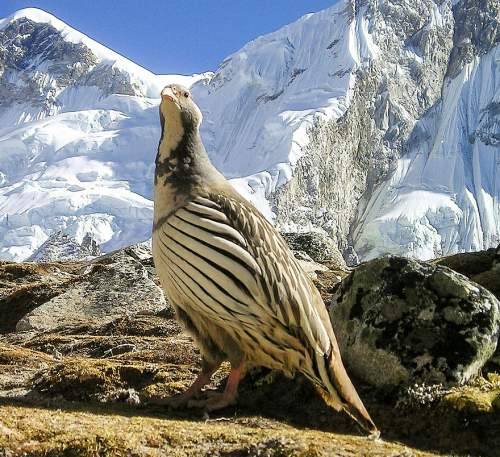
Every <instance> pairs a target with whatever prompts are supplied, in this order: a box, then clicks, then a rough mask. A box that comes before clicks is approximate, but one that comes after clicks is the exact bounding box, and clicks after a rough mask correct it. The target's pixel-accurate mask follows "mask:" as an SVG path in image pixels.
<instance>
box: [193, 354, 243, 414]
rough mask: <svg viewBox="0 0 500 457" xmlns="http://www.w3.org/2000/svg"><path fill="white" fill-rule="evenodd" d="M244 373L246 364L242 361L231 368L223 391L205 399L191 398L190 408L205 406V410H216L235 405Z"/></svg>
mask: <svg viewBox="0 0 500 457" xmlns="http://www.w3.org/2000/svg"><path fill="white" fill-rule="evenodd" d="M244 374H245V365H244V363H243V362H241V363H240V365H239V366H237V367H236V368H234V367H232V368H231V372H230V373H229V376H228V378H227V382H226V388H225V389H224V392H223V393H217V394H214V395H213V396H212V397H210V398H207V399H204V400H190V401H189V402H188V408H203V409H205V411H216V410H218V409H223V408H226V407H228V406H231V405H234V404H235V403H236V397H237V396H238V384H239V382H240V379H241V378H242V377H243V375H244Z"/></svg>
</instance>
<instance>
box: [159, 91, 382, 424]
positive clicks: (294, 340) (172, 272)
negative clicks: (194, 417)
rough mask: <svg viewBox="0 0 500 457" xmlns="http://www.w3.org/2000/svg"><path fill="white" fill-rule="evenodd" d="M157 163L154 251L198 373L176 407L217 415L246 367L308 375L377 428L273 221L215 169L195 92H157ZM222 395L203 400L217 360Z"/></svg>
mask: <svg viewBox="0 0 500 457" xmlns="http://www.w3.org/2000/svg"><path fill="white" fill-rule="evenodd" d="M159 117H160V124H161V136H160V141H159V145H158V151H157V156H156V160H155V165H156V168H155V176H154V217H153V233H152V249H153V258H154V262H155V267H156V271H157V273H158V276H159V279H160V283H161V286H162V288H163V291H164V292H165V294H166V297H167V298H168V300H169V302H170V303H171V304H172V306H173V308H174V309H175V312H176V316H177V318H178V320H180V321H181V323H182V324H183V325H184V327H185V329H186V330H187V332H188V333H190V335H191V336H192V337H193V339H194V342H195V344H196V345H197V346H198V348H199V350H200V355H201V359H202V361H201V371H200V373H199V375H198V377H197V378H196V380H195V381H194V382H193V384H192V385H191V386H190V387H189V388H188V389H187V390H186V391H185V392H184V393H181V394H178V395H177V396H174V397H171V398H169V399H167V404H169V405H171V406H174V407H183V406H186V407H200V408H204V409H205V410H206V411H214V410H217V409H222V408H225V407H227V406H229V405H233V404H235V402H236V399H237V392H238V384H239V382H240V380H241V379H242V378H243V377H244V375H245V373H246V371H247V369H248V368H249V367H252V366H263V367H267V368H270V369H276V370H280V371H281V372H283V373H284V374H285V375H287V376H293V375H294V374H295V373H297V372H299V373H302V374H303V375H304V376H305V377H306V378H307V379H309V380H310V381H311V382H312V384H313V385H314V386H315V388H316V390H317V391H318V392H319V394H320V395H321V396H322V397H323V399H324V400H325V402H326V403H327V405H329V406H331V407H333V408H334V409H335V410H337V411H344V412H346V413H347V414H348V415H350V416H351V417H352V418H353V419H354V420H355V421H356V422H358V423H359V424H360V426H361V427H362V428H363V429H364V430H365V431H367V432H369V433H371V434H373V433H378V429H377V426H376V425H375V423H374V422H373V421H372V419H371V417H370V415H369V414H368V411H367V410H366V408H365V406H364V405H363V402H362V401H361V399H360V397H359V395H358V393H357V391H356V389H355V387H354V385H353V384H352V382H351V380H350V378H349V376H348V374H347V372H346V369H345V367H344V365H343V363H342V359H341V354H340V350H339V346H338V343H337V340H336V338H335V334H334V331H333V327H332V324H331V322H330V318H329V314H328V311H327V309H326V307H325V304H324V302H323V299H322V298H321V295H320V294H319V292H318V290H317V289H316V287H315V285H314V283H313V282H312V281H311V279H310V278H309V277H308V276H307V274H306V273H305V272H304V271H303V270H302V268H301V266H300V264H299V263H298V261H297V260H296V259H295V257H294V255H293V253H292V251H291V250H290V249H289V247H288V246H287V244H286V242H285V241H284V239H283V238H282V237H281V235H280V234H279V232H278V231H277V230H276V229H275V228H274V226H273V225H272V224H271V223H270V222H269V221H268V220H267V219H266V218H265V217H264V216H263V215H262V214H261V213H260V212H259V211H258V209H257V208H256V207H255V206H254V205H253V204H252V203H251V202H249V201H248V200H246V199H245V198H244V197H242V196H241V195H240V194H239V193H238V192H237V191H236V190H235V189H234V188H233V186H232V185H231V184H230V183H229V181H227V180H226V178H225V177H224V176H223V175H222V174H221V173H220V172H219V171H218V170H217V169H216V168H215V167H214V166H213V164H212V163H211V161H210V159H209V156H208V154H207V152H206V149H205V147H204V145H203V142H202V139H201V135H200V125H201V122H202V118H203V116H202V113H201V110H200V109H199V107H198V106H197V104H196V103H195V101H194V100H193V96H192V94H191V92H190V91H189V90H188V89H187V88H186V87H183V86H181V85H178V84H170V85H168V86H166V87H165V88H164V89H163V90H162V92H161V102H160V108H159ZM225 361H228V362H229V363H230V365H231V370H230V373H229V375H228V377H227V381H226V385H225V388H224V391H223V392H221V393H218V394H216V395H213V396H211V397H208V398H206V399H200V394H201V392H202V389H203V387H205V386H206V385H207V384H209V383H210V380H211V376H212V375H213V374H214V373H215V372H216V371H217V369H218V368H219V367H220V365H221V364H222V363H223V362H225Z"/></svg>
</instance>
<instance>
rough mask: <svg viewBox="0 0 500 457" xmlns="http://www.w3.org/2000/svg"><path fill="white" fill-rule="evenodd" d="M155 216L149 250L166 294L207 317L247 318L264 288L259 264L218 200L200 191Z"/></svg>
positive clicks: (233, 320) (233, 319) (242, 320)
mask: <svg viewBox="0 0 500 457" xmlns="http://www.w3.org/2000/svg"><path fill="white" fill-rule="evenodd" d="M159 222H160V223H158V224H157V226H156V227H155V230H154V233H153V252H154V255H155V263H156V265H157V269H158V273H159V276H160V280H161V282H162V285H163V287H164V289H165V292H166V293H167V295H168V296H169V298H170V297H175V299H176V300H177V301H181V302H182V301H183V302H185V303H189V306H190V307H191V308H194V309H196V310H197V311H198V312H200V313H202V314H203V315H206V316H207V318H211V319H217V320H223V321H225V322H228V323H231V322H232V323H234V322H240V321H241V322H245V320H251V319H252V318H251V316H252V314H255V313H253V311H254V308H255V306H256V301H258V300H260V299H261V294H262V291H261V288H260V287H259V284H258V275H259V273H260V268H259V266H258V264H257V263H256V262H255V260H254V258H253V257H252V255H251V254H250V252H249V251H248V249H247V244H246V241H245V239H244V237H243V236H242V235H241V234H240V233H239V232H238V231H237V230H236V229H235V228H234V227H232V226H231V224H230V223H229V220H228V218H227V216H226V215H225V214H224V213H223V212H222V211H221V210H220V208H219V207H218V205H217V204H215V203H214V202H212V201H210V200H208V199H205V198H201V197H198V198H197V199H195V200H194V201H192V202H189V203H188V204H186V205H185V206H184V207H182V208H180V209H178V210H176V211H175V212H174V213H173V214H172V215H170V216H169V217H168V218H167V219H166V220H164V221H159ZM176 304H177V305H178V306H180V307H182V303H176Z"/></svg>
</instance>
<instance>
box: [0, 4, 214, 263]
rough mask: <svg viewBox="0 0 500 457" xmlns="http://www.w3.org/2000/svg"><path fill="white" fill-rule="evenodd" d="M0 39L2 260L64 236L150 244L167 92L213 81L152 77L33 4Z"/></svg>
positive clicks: (104, 243) (112, 244) (112, 245)
mask: <svg viewBox="0 0 500 457" xmlns="http://www.w3.org/2000/svg"><path fill="white" fill-rule="evenodd" d="M0 36H1V38H0V40H1V41H0V43H1V46H3V59H2V64H3V65H2V66H1V67H0V70H1V73H0V74H1V86H2V92H3V93H2V95H3V97H2V101H1V102H0V126H1V127H0V258H3V259H7V260H23V259H26V258H28V257H29V256H30V255H31V254H32V253H33V252H34V251H35V250H36V249H37V248H38V247H40V246H41V245H42V244H43V243H44V242H45V241H46V240H47V238H48V237H49V236H50V235H51V234H52V233H55V232H57V231H61V230H62V231H64V232H65V233H66V234H68V235H69V236H71V237H74V238H75V239H76V240H77V241H78V242H79V243H81V242H82V240H83V238H84V236H85V235H86V234H87V233H88V234H90V235H91V236H92V237H93V238H94V239H95V240H96V241H97V242H98V243H99V244H100V245H101V248H102V249H103V250H104V251H110V250H113V249H117V248H120V247H122V246H124V245H129V244H133V243H136V242H139V241H142V240H144V239H147V238H149V237H150V234H151V220H152V217H153V203H152V201H151V200H152V179H153V172H154V157H155V155H156V148H157V145H158V138H159V134H160V128H159V121H158V104H159V94H160V91H161V89H162V88H163V87H164V86H165V85H166V84H168V83H174V82H175V83H180V84H183V85H186V86H191V85H192V84H193V83H194V82H195V81H197V80H199V79H201V78H205V77H207V75H191V76H182V75H154V74H153V73H151V72H149V71H147V70H145V69H144V68H142V67H140V66H139V65H136V64H134V63H133V62H131V61H129V60H127V59H126V58H124V57H122V56H121V55H119V54H117V53H115V52H113V51H111V50H109V49H107V48H105V47H104V46H102V45H100V44H99V43H97V42H95V41H94V40H92V39H90V38H89V37H87V36H85V35H84V34H82V33H80V32H78V31H76V30H74V29H72V28H71V27H69V26H67V25H66V24H64V23H63V22H61V21H59V20H58V19H56V18H55V17H54V16H52V15H50V14H48V13H45V12H44V11H42V10H38V9H34V8H29V9H24V10H20V11H18V12H16V13H14V14H13V15H12V16H10V17H8V18H6V19H3V20H2V21H1V22H0ZM34 48H35V49H34Z"/></svg>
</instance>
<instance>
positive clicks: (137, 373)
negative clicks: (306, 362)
mask: <svg viewBox="0 0 500 457" xmlns="http://www.w3.org/2000/svg"><path fill="white" fill-rule="evenodd" d="M499 253H500V252H499V251H498V250H490V251H485V252H483V253H477V254H467V255H459V256H453V257H451V258H447V259H439V260H437V261H436V262H435V263H434V264H425V265H424V267H411V268H416V269H418V271H423V273H422V274H424V276H425V274H427V272H428V271H430V273H429V275H430V276H429V277H428V278H427V276H426V277H425V278H427V279H425V278H424V279H425V281H427V282H428V283H429V284H431V283H432V281H433V279H432V278H434V276H433V275H435V274H436V273H435V272H436V271H437V272H438V273H439V274H441V275H442V274H444V273H443V272H445V273H446V274H445V276H446V275H447V277H448V276H449V277H453V278H454V277H455V275H456V274H455V273H449V270H447V268H445V267H444V266H441V265H446V266H449V267H451V268H454V269H455V270H456V271H458V272H460V273H462V274H464V275H465V276H460V278H459V280H460V281H461V282H464V284H465V283H466V284H465V286H464V287H465V288H466V290H469V289H471V288H472V289H471V290H476V289H477V290H478V291H479V292H477V293H476V295H477V297H480V299H481V300H483V301H478V302H477V303H479V304H481V303H482V304H483V305H484V303H483V302H484V300H487V303H486V305H484V306H483V305H481V306H480V308H481V310H483V312H486V311H484V309H489V308H488V306H487V305H488V303H489V304H490V305H491V306H490V308H492V309H496V307H497V306H498V302H497V301H496V299H495V298H494V297H493V295H491V294H489V295H488V292H487V291H486V289H489V290H490V291H491V292H493V293H494V294H495V295H496V296H497V297H498V288H495V287H498V284H499V283H500V262H499V260H500V259H499V257H500V256H499ZM313 254H314V253H313ZM300 256H301V258H306V259H307V260H308V261H309V262H308V269H309V271H310V272H311V274H313V275H314V276H315V278H316V279H315V281H316V283H317V285H318V287H319V289H320V291H321V293H322V294H323V296H324V298H325V302H326V303H327V304H328V305H329V307H330V309H331V312H332V313H333V314H335V313H336V311H335V306H334V304H333V303H332V297H334V298H335V300H339V294H341V295H342V300H343V301H342V300H341V301H342V303H345V297H346V296H347V295H348V293H347V295H346V288H347V287H348V285H349V284H356V281H358V282H359V280H360V278H363V274H362V272H363V271H366V268H367V266H368V267H369V264H365V265H364V266H362V267H360V268H361V269H359V273H357V272H356V271H357V270H355V271H354V275H353V274H352V273H351V275H350V276H349V277H348V278H346V279H343V280H342V281H341V282H340V283H339V281H340V280H341V279H342V278H345V277H346V276H347V274H348V273H349V272H348V271H346V270H345V267H343V269H339V268H338V266H337V265H335V264H334V262H331V261H330V262H326V263H325V265H326V267H327V269H325V265H322V266H320V265H317V264H314V263H312V262H311V261H310V260H311V259H310V258H307V257H306V256H305V255H304V254H303V253H300ZM312 257H313V258H314V255H312ZM436 265H438V266H436ZM363 268H364V269H365V270H363ZM376 268H377V270H378V271H379V272H382V273H381V275H382V276H383V271H385V270H384V268H381V267H380V265H378V266H376ZM404 268H410V267H408V266H406V267H404ZM404 268H403V267H402V268H401V270H403V269H404ZM412 271H413V270H412ZM405 274H406V273H405ZM405 274H402V275H400V277H401V278H406V276H405ZM356 275H357V276H356ZM411 276H412V278H414V279H415V275H414V274H413V275H411ZM467 276H468V277H469V278H472V279H473V280H474V281H476V282H477V284H476V283H472V282H471V281H470V280H468V279H466V277H467ZM429 278H430V279H429ZM419 281H420V279H419ZM367 284H368V283H367ZM415 284H417V282H415V281H414V282H413V283H412V286H413V287H415ZM418 284H420V283H418ZM442 284H448V283H447V282H446V281H445V282H444V283H442ZM450 284H451V283H450ZM453 284H455V283H453ZM478 284H482V285H483V286H484V287H485V288H486V289H482V288H481V287H480V286H479V285H478ZM353 287H354V286H353ZM356 287H358V286H356ZM371 287H373V286H371ZM383 287H386V289H384V290H385V292H384V293H386V294H387V296H389V297H390V296H391V293H393V292H394V291H392V292H391V291H390V290H389V289H387V287H388V286H387V285H384V286H383ZM400 287H401V288H402V289H403V290H406V291H407V292H408V289H407V286H405V285H404V284H402V285H400ZM419 287H420V288H421V287H423V286H421V285H419ZM353 290H354V289H353ZM356 290H357V289H356ZM419 290H420V289H419ZM457 290H458V289H457ZM457 290H454V291H453V293H455V294H458V295H460V294H462V295H463V293H462V292H460V291H458V292H457ZM460 290H462V289H460ZM464 290H465V289H464ZM435 293H436V294H437V292H435ZM453 293H452V292H449V291H448V292H446V293H444V292H443V294H442V296H439V297H438V298H435V300H436V303H441V304H445V305H446V306H444V305H443V306H444V308H443V309H448V308H449V306H450V303H454V300H455V298H454V296H453ZM471 293H472V292H471ZM474 293H475V292H474ZM417 295H418V294H417ZM438 295H439V294H438ZM423 296H425V297H427V298H426V299H429V294H427V295H426V294H423ZM443 297H444V298H443ZM485 297H486V298H485ZM469 298H470V297H465V298H463V300H465V301H463V300H462V301H461V302H460V304H461V306H462V305H463V303H465V302H467V300H469ZM488 300H489V301H488ZM407 301H408V302H410V301H411V300H408V299H407ZM391 303H392V302H391ZM457 303H458V301H457ZM467 303H469V302H467ZM417 305H418V303H417ZM363 306H364V309H362V310H358V311H359V313H361V314H360V316H364V314H363V313H365V314H366V313H368V314H369V313H370V309H371V308H370V307H369V306H368V307H367V306H365V304H363V303H362V304H361V305H360V308H363ZM471 306H472V305H471ZM478 306H479V305H478ZM438 308H439V307H438ZM383 309H384V308H382V310H383ZM496 311H498V309H496ZM447 313H448V312H443V313H442V314H443V315H445V317H446V315H448V314H449V313H448V314H447ZM438 314H439V313H437V314H436V315H438ZM497 314H498V313H497ZM408 315H413V314H411V313H409V314H408ZM405 316H406V315H405ZM495 316H496V315H495V314H494V313H493V312H492V313H490V314H488V317H489V320H487V321H488V326H489V327H488V329H487V330H485V332H490V333H491V335H490V336H491V338H490V339H489V340H488V342H491V340H492V338H494V337H495V336H496V338H498V324H497V323H496V322H497V320H496V319H497V317H495ZM354 317H355V316H354ZM354 317H353V314H352V312H351V318H354ZM438 317H439V319H440V320H438V321H439V325H441V326H443V325H445V324H443V318H442V315H441V314H439V316H438ZM420 318H422V316H420ZM388 319H389V321H390V320H391V319H392V321H394V320H395V317H394V316H393V315H392V316H390V318H388ZM436 319H437V318H436ZM453 319H454V320H456V318H455V317H454V318H453ZM424 320H425V319H424ZM438 321H436V322H438ZM398 322H399V321H398ZM426 322H430V320H429V319H427V321H426ZM432 322H434V321H432ZM482 322H483V323H484V322H485V321H484V319H483V320H482ZM369 324H370V325H371V326H376V325H378V324H377V322H376V321H374V320H371V321H369ZM450 325H451V324H450ZM453 325H455V324H453ZM461 325H462V324H461ZM464 325H465V324H464ZM471 325H472V324H471ZM495 325H496V326H495ZM391 329H392V330H393V331H394V335H396V336H397V335H398V333H397V331H396V330H394V328H393V327H391ZM0 332H1V334H0V456H9V457H10V456H18V455H19V456H21V455H22V456H62V455H64V456H104V455H106V456H107V455H111V456H115V455H116V456H129V455H133V456H139V455H141V456H142V455H147V456H149V455H151V456H156V455H168V456H234V457H236V456H275V457H278V456H280V457H281V456H303V457H305V456H360V455H366V456H394V457H395V456H408V457H409V456H431V455H443V454H444V455H478V456H479V455H481V456H495V455H498V449H500V437H499V435H498V430H499V429H500V376H499V375H498V374H497V373H498V372H499V371H500V370H499V369H498V365H497V364H496V361H498V359H499V357H498V354H496V353H494V354H490V352H492V351H494V350H495V348H494V347H491V344H489V343H488V342H485V343H484V344H483V343H481V341H482V340H481V341H479V340H478V341H479V342H478V343H477V344H476V346H474V347H475V348H476V350H477V351H476V352H477V353H478V356H477V360H483V359H484V362H481V366H476V367H475V373H474V375H473V376H471V377H470V379H468V380H467V384H465V385H458V384H457V383H455V384H454V383H453V381H448V380H447V379H445V378H446V376H445V378H443V382H440V383H426V378H425V374H426V371H425V370H424V371H422V370H420V371H418V370H416V369H415V367H413V368H412V367H410V365H409V364H408V363H406V362H407V361H406V360H403V362H404V363H406V365H404V366H406V367H407V368H408V367H409V368H408V372H409V373H411V375H412V376H416V378H415V379H417V378H418V379H419V383H418V384H415V383H414V382H412V381H413V379H409V380H405V381H404V382H399V384H397V383H394V384H393V385H391V384H387V383H386V384H381V383H377V382H376V381H375V382H374V381H373V380H372V379H371V378H370V377H369V376H367V377H363V372H362V371H360V372H359V373H358V374H359V376H358V379H357V381H356V385H357V386H359V390H360V393H361V396H362V398H363V399H364V401H365V404H366V405H367V407H368V409H369V411H370V412H371V414H372V416H373V418H374V420H375V422H376V423H377V424H378V426H379V427H380V428H381V430H382V438H381V439H377V440H372V439H369V438H366V437H364V436H363V434H362V433H360V431H359V430H358V429H357V427H356V426H355V425H354V424H353V423H352V422H351V421H350V420H349V419H348V418H346V417H344V416H343V415H340V414H337V413H335V412H334V411H332V410H330V409H328V408H327V407H326V406H325V405H324V404H323V402H322V400H321V399H320V398H318V396H317V395H316V394H315V391H314V390H313V389H312V388H311V386H310V385H309V384H308V383H307V382H306V381H305V380H303V379H302V378H297V379H295V380H288V379H286V378H284V377H282V376H281V375H280V374H277V373H275V372H269V371H265V370H255V371H253V372H251V373H250V374H249V375H248V376H247V378H246V379H245V381H244V383H243V385H242V389H241V392H240V398H239V403H238V405H237V406H235V407H232V408H229V409H226V410H224V411H221V412H220V413H218V414H210V415H207V414H206V413H203V412H202V411H198V410H180V411H179V410H172V409H169V408H166V407H160V406H155V405H154V404H153V403H154V401H155V400H158V399H161V398H164V397H167V396H170V395H173V394H175V393H178V392H181V391H183V390H184V389H185V388H186V386H187V385H188V384H189V383H190V382H191V380H192V379H194V377H195V376H196V373H197V371H198V369H199V365H198V364H199V355H198V352H197V350H196V348H195V347H194V346H193V345H192V342H191V340H190V339H189V337H188V336H186V335H185V334H184V333H183V332H182V329H181V328H180V327H179V326H178V325H177V323H176V322H175V320H174V319H173V316H172V313H171V310H170V308H169V306H168V303H166V302H165V301H164V300H163V299H162V297H161V294H160V293H159V289H158V285H157V282H156V278H155V275H154V267H153V264H152V259H151V256H150V254H149V251H148V248H147V246H138V247H135V248H128V249H126V250H123V251H120V252H117V253H114V254H112V255H108V256H105V257H101V258H98V259H96V260H95V261H92V262H51V263H44V264H42V263H38V264H36V263H24V264H16V263H9V262H3V263H1V262H0ZM495 333H496V335H495ZM384 335H386V333H384ZM398 341H400V340H399V339H398V338H396V337H395V339H394V341H393V342H392V343H391V346H390V348H391V351H392V353H393V354H396V355H398V354H399V355H400V357H409V356H408V354H407V351H406V352H405V351H401V352H400V353H399V352H398V351H399V349H398V346H397V344H396V342H398ZM346 344H347V343H346ZM481 344H483V345H482V346H481ZM378 349H380V350H382V349H387V348H380V347H379V348H378ZM424 349H425V350H427V349H426V348H424ZM424 349H422V351H423V350H424ZM488 351H489V352H488ZM485 354H486V355H485ZM413 356H415V354H412V357H413ZM443 357H444V358H446V357H447V356H446V354H445V355H443ZM468 357H469V359H470V351H469V352H468ZM417 358H418V360H421V359H422V356H421V355H418V356H417ZM469 359H468V360H469ZM446 360H447V361H448V362H450V361H453V362H456V360H455V358H453V357H451V356H450V357H448V358H447V359H446ZM403 362H402V363H403ZM484 363H486V364H485V365H484V366H483V364H484ZM431 365H432V364H430V365H429V366H431ZM448 365H449V366H448ZM448 365H446V367H447V368H446V369H449V367H450V366H451V362H450V363H449V364H448ZM432 367H433V371H432V373H433V375H435V372H436V367H435V366H434V365H432ZM358 368H359V367H358ZM446 369H444V368H443V373H445V375H446V374H449V373H448V372H447V371H446ZM371 370H373V366H372V367H371ZM412 370H413V371H412ZM226 373H227V367H225V368H224V369H222V370H221V371H220V372H219V373H218V374H217V375H216V377H215V379H214V380H213V384H212V386H211V388H212V389H220V388H221V387H222V386H223V384H224V377H225V374H226ZM450 373H451V372H450ZM453 373H455V374H456V372H455V371H454V372H453ZM460 373H461V372H460ZM451 377H453V376H451Z"/></svg>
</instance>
